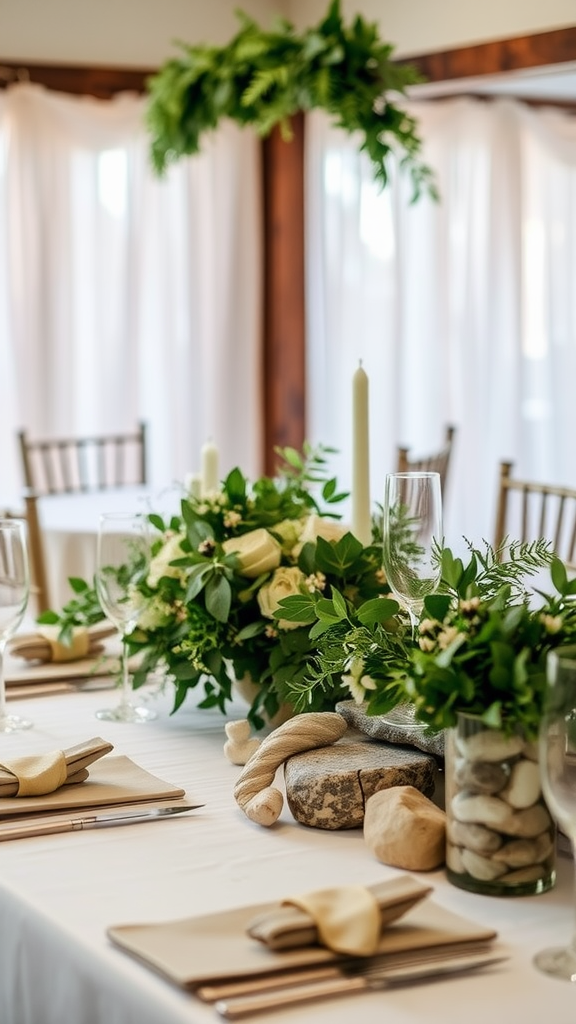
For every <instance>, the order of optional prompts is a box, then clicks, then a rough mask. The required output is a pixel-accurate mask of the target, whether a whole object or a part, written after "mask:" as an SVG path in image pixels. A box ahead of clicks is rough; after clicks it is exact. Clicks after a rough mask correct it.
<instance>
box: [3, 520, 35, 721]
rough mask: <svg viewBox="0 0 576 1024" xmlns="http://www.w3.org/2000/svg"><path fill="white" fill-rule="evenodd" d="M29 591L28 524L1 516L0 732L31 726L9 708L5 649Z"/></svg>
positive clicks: (21, 617)
mask: <svg viewBox="0 0 576 1024" xmlns="http://www.w3.org/2000/svg"><path fill="white" fill-rule="evenodd" d="M29 595H30V572H29V568H28V551H27V548H26V524H25V522H24V520H22V519H0V732H20V731H21V730H22V729H30V728H31V726H32V722H31V721H29V719H27V718H21V717H20V715H12V714H10V715H9V714H8V713H7V711H6V679H5V676H4V653H5V650H6V644H7V643H8V640H9V639H10V637H12V636H14V633H15V632H16V630H17V629H18V627H19V626H20V623H21V622H22V619H23V618H24V612H25V611H26V606H27V604H28V597H29Z"/></svg>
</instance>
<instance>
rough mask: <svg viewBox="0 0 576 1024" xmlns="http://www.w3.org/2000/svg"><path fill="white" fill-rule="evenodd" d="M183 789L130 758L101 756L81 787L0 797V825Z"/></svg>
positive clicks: (162, 795)
mask: <svg viewBox="0 0 576 1024" xmlns="http://www.w3.org/2000/svg"><path fill="white" fill-rule="evenodd" d="M184 792H185V791H184V790H183V789H182V788H181V787H179V786H174V785H172V784H171V783H169V782H164V781H163V780H162V779H158V778H157V777H156V776H155V775H151V774H150V772H147V771H146V770H145V769H144V768H141V767H140V765H137V764H135V762H134V761H131V760H130V758H129V757H125V756H124V755H119V756H117V757H104V758H102V760H101V761H97V762H96V763H95V764H94V765H93V766H92V768H91V769H90V775H89V777H88V778H87V779H86V781H85V782H84V783H83V784H82V785H81V786H61V787H60V789H58V790H56V792H54V793H47V794H46V795H45V796H25V797H20V796H12V797H6V798H4V797H0V828H1V827H2V819H6V820H7V819H8V818H12V819H14V818H15V817H17V816H20V815H24V814H25V815H31V814H34V815H36V814H48V813H51V812H52V811H67V810H78V809H80V808H95V807H106V806H108V805H110V806H112V805H116V804H127V803H141V802H148V801H153V802H156V801H158V800H172V799H174V798H176V797H181V796H184Z"/></svg>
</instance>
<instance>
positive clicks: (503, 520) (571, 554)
mask: <svg viewBox="0 0 576 1024" xmlns="http://www.w3.org/2000/svg"><path fill="white" fill-rule="evenodd" d="M513 466H514V463H513V462H501V463H500V480H499V492H498V503H497V508H496V526H495V532H494V547H495V549H497V548H498V547H499V546H500V545H502V544H504V543H505V541H506V539H507V538H508V539H509V540H511V541H526V542H528V543H529V542H531V541H535V540H539V539H540V538H543V539H544V540H547V541H549V542H550V544H551V545H552V548H553V550H554V552H555V553H556V554H557V555H558V557H559V558H561V559H562V561H563V562H565V564H566V565H567V566H568V567H569V568H571V569H574V570H576V488H572V487H558V486H556V485H554V484H544V483H537V482H535V481H526V480H515V479H514V478H513V477H512V475H511V474H512V469H513Z"/></svg>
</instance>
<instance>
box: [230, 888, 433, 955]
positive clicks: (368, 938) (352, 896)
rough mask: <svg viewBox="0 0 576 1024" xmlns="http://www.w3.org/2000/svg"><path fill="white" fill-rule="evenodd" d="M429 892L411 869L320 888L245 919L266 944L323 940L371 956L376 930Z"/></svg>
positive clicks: (286, 945) (272, 946)
mask: <svg viewBox="0 0 576 1024" xmlns="http://www.w3.org/2000/svg"><path fill="white" fill-rule="evenodd" d="M431 892H432V888H431V886H429V885H422V883H421V882H418V881H416V880H415V879H412V878H411V877H410V876H409V875H405V876H402V877H401V878H395V879H392V880H389V881H387V882H380V883H379V884H378V885H374V886H370V887H365V886H361V885H344V886H339V887H338V888H332V889H320V890H318V891H316V892H310V893H305V894H302V895H299V896H296V897H290V898H289V899H285V900H283V901H282V905H281V906H278V907H277V908H276V909H274V910H272V911H271V912H269V913H266V914H261V915H259V916H258V917H257V918H255V919H254V920H253V921H251V922H250V923H249V925H248V934H249V935H251V936H252V938H253V939H258V940H259V941H260V942H264V943H265V944H266V945H267V946H268V947H269V948H270V949H293V948H295V947H297V946H311V945H317V944H318V943H320V945H323V946H327V947H328V949H332V950H334V951H335V952H337V953H347V954H349V955H351V956H352V955H353V956H371V955H372V954H373V953H374V952H375V951H376V949H377V948H378V942H379V939H380V934H381V932H382V930H383V928H385V927H386V926H387V925H389V924H390V923H391V922H392V921H396V920H398V918H399V917H402V915H403V914H405V913H406V912H407V911H408V910H410V909H411V908H412V907H413V906H415V905H416V903H419V902H420V900H422V899H424V898H425V897H426V896H428V895H429V894H430V893H431Z"/></svg>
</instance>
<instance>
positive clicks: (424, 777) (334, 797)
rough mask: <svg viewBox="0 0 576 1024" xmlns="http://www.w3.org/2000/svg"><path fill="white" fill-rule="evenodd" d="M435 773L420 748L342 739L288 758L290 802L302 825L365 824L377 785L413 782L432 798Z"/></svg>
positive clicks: (434, 765)
mask: <svg viewBox="0 0 576 1024" xmlns="http://www.w3.org/2000/svg"><path fill="white" fill-rule="evenodd" d="M436 772H437V763H436V760H435V758H434V757H432V756H431V755H429V754H425V753H423V752H422V751H419V750H407V749H405V748H403V747H393V746H387V745H386V744H384V743H371V742H368V741H367V742H362V741H360V742H358V743H354V742H345V741H342V740H340V741H339V742H338V743H334V744H332V745H331V746H329V747H320V748H319V749H317V750H306V751H304V752H303V753H301V754H294V755H293V756H292V757H290V758H288V760H287V761H286V762H285V764H284V780H285V785H286V801H287V803H288V806H289V808H290V810H291V812H292V814H293V816H294V817H295V819H296V821H299V822H300V823H301V824H302V825H309V826H310V827H311V828H323V829H345V828H361V827H362V825H363V822H364V807H365V804H366V801H367V800H368V799H369V798H370V797H371V796H373V794H374V793H376V792H377V791H378V790H380V789H389V788H390V787H392V786H414V788H415V789H418V790H419V791H420V792H421V793H424V795H425V796H429V797H431V796H432V794H433V792H434V786H435V780H436Z"/></svg>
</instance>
